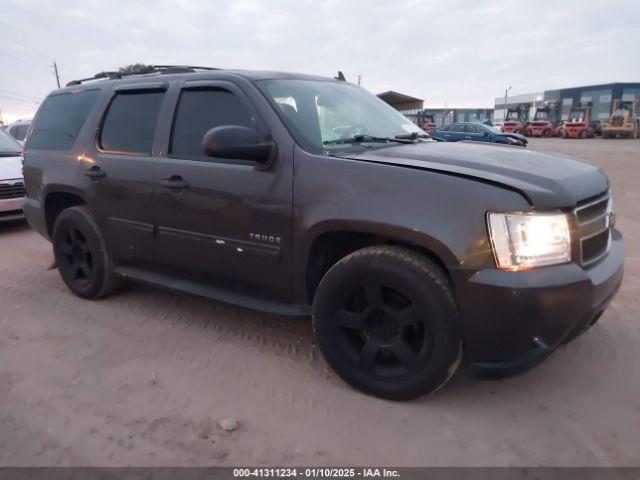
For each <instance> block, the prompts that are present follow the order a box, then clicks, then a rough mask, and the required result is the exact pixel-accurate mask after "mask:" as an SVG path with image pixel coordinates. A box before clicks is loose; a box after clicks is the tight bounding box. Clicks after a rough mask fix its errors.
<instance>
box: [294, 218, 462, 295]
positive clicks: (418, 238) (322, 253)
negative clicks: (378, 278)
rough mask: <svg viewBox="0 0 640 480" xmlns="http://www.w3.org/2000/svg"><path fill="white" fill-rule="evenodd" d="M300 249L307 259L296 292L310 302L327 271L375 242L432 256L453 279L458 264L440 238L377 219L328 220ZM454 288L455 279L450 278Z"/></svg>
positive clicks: (314, 231)
mask: <svg viewBox="0 0 640 480" xmlns="http://www.w3.org/2000/svg"><path fill="white" fill-rule="evenodd" d="M303 243H304V245H305V246H304V249H303V251H302V252H301V255H302V258H303V259H304V263H303V265H302V269H301V271H299V272H298V275H297V279H296V280H297V281H296V285H298V289H299V290H298V291H297V294H298V296H300V297H301V298H303V299H304V301H305V303H311V302H312V301H313V296H314V294H315V291H316V289H317V287H318V285H319V284H320V281H321V280H322V278H323V276H324V274H325V273H326V272H327V271H328V270H329V269H330V268H331V266H333V265H334V264H335V263H336V262H338V261H339V260H341V259H342V258H344V257H346V256H347V255H349V254H351V253H353V252H355V251H356V250H360V249H361V248H364V247H368V246H372V245H396V246H401V247H405V248H408V249H411V250H414V251H417V252H420V253H422V254H423V255H425V256H426V257H428V258H430V259H431V260H433V261H434V262H435V263H436V264H438V266H440V268H441V269H442V271H443V272H444V273H445V275H446V276H447V277H448V279H449V280H450V281H451V277H450V273H449V271H448V268H447V266H456V265H459V263H460V262H459V260H458V259H457V257H456V256H455V255H454V254H453V252H452V251H451V250H450V249H449V248H448V247H447V246H446V245H445V244H444V243H442V242H441V241H439V240H438V239H437V238H435V237H433V236H431V235H428V234H425V233H423V232H420V231H417V230H415V229H410V228H405V227H398V226H396V225H388V224H384V223H376V222H367V221H362V222H354V221H351V220H342V221H327V222H323V223H322V224H319V225H316V227H314V228H312V229H310V231H309V233H308V234H307V236H306V239H305V241H304V242H303ZM451 285H452V288H453V283H452V282H451Z"/></svg>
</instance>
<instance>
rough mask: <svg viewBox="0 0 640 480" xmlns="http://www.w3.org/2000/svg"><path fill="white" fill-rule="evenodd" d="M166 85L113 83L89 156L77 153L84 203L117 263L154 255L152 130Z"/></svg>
mask: <svg viewBox="0 0 640 480" xmlns="http://www.w3.org/2000/svg"><path fill="white" fill-rule="evenodd" d="M166 89H167V85H166V84H165V83H161V82H158V83H149V84H135V85H129V86H127V85H122V86H117V87H116V89H115V90H114V91H113V92H112V94H111V96H110V98H109V100H108V105H107V107H106V111H105V113H104V115H103V117H102V120H101V122H100V126H99V130H98V134H97V138H96V144H95V149H94V151H93V154H92V155H90V154H89V155H81V156H80V157H79V159H80V161H81V162H82V172H83V175H84V176H85V177H86V178H87V179H88V180H87V188H86V191H87V192H88V197H89V198H88V201H89V204H90V206H91V208H92V209H93V210H94V212H95V214H96V217H97V218H98V221H99V223H100V226H101V229H102V231H103V233H104V235H105V237H106V240H107V245H108V247H109V249H110V250H111V253H112V255H114V257H115V258H116V260H117V261H119V262H124V263H132V264H138V263H143V262H146V261H150V260H152V259H153V233H154V221H155V212H154V207H153V195H154V193H155V191H156V186H157V167H156V166H155V162H156V160H157V152H156V151H155V149H154V141H155V132H156V126H157V123H158V117H159V113H160V109H161V107H162V104H163V101H164V98H165V93H166Z"/></svg>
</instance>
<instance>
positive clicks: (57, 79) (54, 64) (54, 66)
mask: <svg viewBox="0 0 640 480" xmlns="http://www.w3.org/2000/svg"><path fill="white" fill-rule="evenodd" d="M53 71H54V73H55V74H56V82H57V84H58V88H60V75H58V64H57V63H56V61H55V60H54V61H53Z"/></svg>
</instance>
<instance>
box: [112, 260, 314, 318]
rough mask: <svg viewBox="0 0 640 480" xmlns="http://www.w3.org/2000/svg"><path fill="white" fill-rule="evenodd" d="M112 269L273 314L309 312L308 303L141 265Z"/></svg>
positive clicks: (147, 280)
mask: <svg viewBox="0 0 640 480" xmlns="http://www.w3.org/2000/svg"><path fill="white" fill-rule="evenodd" d="M114 270H115V272H116V273H117V274H119V275H122V276H123V277H125V278H128V279H131V280H134V281H137V282H140V283H145V284H147V285H153V286H157V287H163V288H168V289H170V290H178V291H181V292H186V293H191V294H193V295H198V296H200V297H205V298H209V299H211V300H217V301H219V302H224V303H229V304H232V305H238V306H241V307H245V308H249V309H251V310H257V311H260V312H268V313H274V314H276V315H283V316H288V317H297V316H309V315H311V309H310V308H309V307H308V306H303V305H295V304H291V303H285V302H278V301H276V300H268V299H260V298H255V297H253V296H251V295H248V294H245V293H239V292H233V291H230V290H225V289H223V288H219V287H214V286H211V285H205V284H202V283H199V282H192V281H190V280H184V279H181V278H174V277H170V276H168V275H163V274H160V273H156V272H151V271H149V270H145V269H143V268H138V267H131V266H126V265H121V266H118V267H116V268H115V269H114Z"/></svg>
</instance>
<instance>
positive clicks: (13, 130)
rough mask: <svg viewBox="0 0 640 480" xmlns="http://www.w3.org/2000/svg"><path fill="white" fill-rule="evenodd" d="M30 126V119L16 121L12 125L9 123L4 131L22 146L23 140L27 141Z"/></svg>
mask: <svg viewBox="0 0 640 480" xmlns="http://www.w3.org/2000/svg"><path fill="white" fill-rule="evenodd" d="M30 126H31V119H30V118H29V119H24V120H17V121H15V122H13V123H10V124H9V125H7V126H6V127H4V129H5V130H6V131H7V132H8V133H9V135H11V136H12V137H13V138H15V139H16V140H17V141H18V143H19V144H20V145H24V142H25V140H26V139H27V132H28V131H29V127H30Z"/></svg>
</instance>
